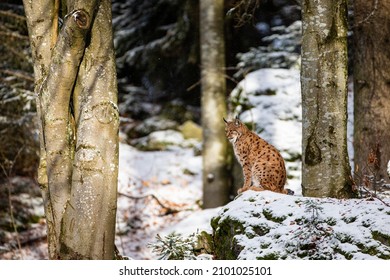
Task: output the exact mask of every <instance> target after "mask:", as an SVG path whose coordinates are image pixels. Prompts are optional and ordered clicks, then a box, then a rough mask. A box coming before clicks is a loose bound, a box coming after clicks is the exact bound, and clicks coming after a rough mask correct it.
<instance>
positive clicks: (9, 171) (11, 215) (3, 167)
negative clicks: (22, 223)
mask: <svg viewBox="0 0 390 280" xmlns="http://www.w3.org/2000/svg"><path fill="white" fill-rule="evenodd" d="M23 149H24V147H21V148H20V149H19V150H18V152H17V153H16V155H15V158H14V160H13V161H11V165H10V166H9V167H8V168H7V169H8V172H7V170H6V167H5V166H4V165H3V164H1V169H2V170H3V173H4V175H5V176H6V178H7V183H6V185H7V194H8V205H9V214H10V217H11V222H12V227H13V228H14V232H15V234H16V237H15V238H16V242H17V244H18V248H19V252H20V256H21V259H23V258H24V255H23V251H22V245H21V243H20V238H19V233H18V226H17V225H16V222H15V216H14V210H13V206H12V199H11V186H12V183H11V174H12V170H13V168H14V164H15V161H16V159H17V158H18V157H19V155H20V153H21V152H22V150H23Z"/></svg>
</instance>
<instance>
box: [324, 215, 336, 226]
mask: <svg viewBox="0 0 390 280" xmlns="http://www.w3.org/2000/svg"><path fill="white" fill-rule="evenodd" d="M325 223H327V224H328V225H330V226H335V225H336V224H337V220H336V219H335V218H333V217H329V218H327V219H326V220H325Z"/></svg>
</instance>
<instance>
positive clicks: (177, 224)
mask: <svg viewBox="0 0 390 280" xmlns="http://www.w3.org/2000/svg"><path fill="white" fill-rule="evenodd" d="M300 100H301V97H300V84H299V71H298V70H293V69H291V70H286V69H261V70H258V71H255V72H253V73H250V74H248V75H247V76H246V78H245V79H244V80H243V81H241V82H240V83H239V85H238V86H237V88H236V89H235V90H234V91H233V93H232V100H231V101H232V102H234V101H239V102H240V103H241V104H244V105H245V106H246V107H245V108H247V109H246V110H241V109H242V108H240V107H238V108H235V110H236V111H235V112H233V113H232V117H233V116H234V115H235V114H236V113H237V111H240V112H241V114H240V118H241V119H242V120H243V121H245V122H251V123H253V124H254V127H255V130H256V132H257V133H258V134H260V136H261V137H263V138H264V139H265V140H267V141H269V142H270V143H272V144H273V145H275V146H276V147H277V148H278V149H279V150H280V151H281V153H282V155H283V156H284V158H285V159H286V166H287V169H288V170H287V172H288V182H287V187H288V188H290V189H292V190H294V191H295V196H294V197H287V199H286V200H285V203H284V202H283V200H281V199H280V200H278V202H277V203H275V207H273V208H272V211H276V212H277V213H278V215H282V216H283V215H286V216H289V215H290V212H289V211H290V210H291V209H290V208H291V207H289V203H290V204H291V205H292V204H294V203H296V200H297V199H299V198H300V197H301V187H300V180H301V178H300V174H301V162H300V155H301V101H300ZM350 108H351V107H350ZM349 114H350V116H352V111H351V110H350V109H349ZM350 127H351V126H350ZM349 135H352V133H351V130H350V132H349ZM154 137H155V138H156V139H154V140H155V141H158V140H159V139H158V138H161V141H162V142H170V143H173V144H172V145H171V146H168V148H167V149H166V150H165V151H139V150H137V149H135V148H134V147H131V146H129V145H128V144H124V143H121V144H120V164H119V186H118V190H119V195H118V214H117V238H116V245H117V247H118V249H119V251H120V253H121V254H122V255H125V256H128V257H130V258H133V259H156V258H157V256H156V255H155V254H154V253H153V252H152V249H151V248H150V247H148V244H150V243H152V242H155V241H156V236H157V234H160V235H161V236H164V235H167V234H169V233H171V232H178V233H182V234H185V235H189V234H191V233H194V232H198V231H202V230H206V231H208V232H210V231H211V226H210V220H211V218H212V217H214V216H216V215H217V214H218V213H219V212H220V211H222V210H221V209H222V208H221V207H220V208H215V209H207V210H202V209H201V207H200V205H201V199H202V180H201V171H202V165H201V156H200V155H199V147H198V145H197V144H196V143H195V144H194V142H190V143H186V144H185V145H180V142H181V141H183V139H182V138H181V137H180V135H177V133H167V132H165V133H154ZM179 138H180V139H181V140H180V139H179ZM178 139H179V140H180V141H179V142H177V140H178ZM164 140H169V141H164ZM198 144H200V143H198ZM271 196H272V194H271V195H270V197H271ZM271 198H272V197H271ZM323 202H324V203H325V204H324V205H325V206H324V209H325V211H326V218H327V219H330V218H332V219H336V220H335V223H336V224H337V225H343V230H345V231H346V232H349V234H353V231H354V229H355V228H354V227H350V226H349V224H348V223H346V222H345V221H341V222H338V220H339V219H341V220H342V219H344V218H345V216H346V215H347V214H348V215H355V216H359V215H361V216H362V215H366V214H365V213H368V214H369V215H371V216H372V215H375V211H374V210H375V209H374V210H372V209H373V207H374V206H372V203H366V202H365V201H364V200H362V201H361V202H347V201H340V203H336V202H335V201H332V203H329V200H326V199H325V200H324V201H323ZM237 203H239V202H237V201H234V204H233V205H234V209H236V210H234V211H237V212H238V211H239V209H240V205H237ZM282 204H283V205H285V207H279V206H281V205H282ZM379 204H380V203H379ZM277 205H279V206H277ZM283 205H282V206H283ZM328 205H329V206H328ZM375 207H377V208H378V207H379V206H378V205H377V204H375ZM375 207H374V208H375ZM383 207H384V208H386V207H387V206H383ZM386 209H387V208H386ZM356 211H358V212H356ZM221 213H222V212H221ZM342 213H346V214H345V215H344V214H342ZM387 217H390V216H389V215H387ZM360 218H361V217H360V216H359V217H357V219H360ZM388 222H389V223H390V221H389V218H387V220H386V219H384V220H383V223H381V224H380V225H378V226H382V227H386V226H388V225H389V223H388ZM242 242H244V240H243V241H242ZM251 242H253V240H252V241H251ZM279 245H280V244H279ZM279 245H277V244H275V248H274V250H275V251H277V250H279V249H280V246H279ZM278 246H279V247H278ZM352 249H353V248H352ZM352 249H351V250H352ZM245 254H246V253H245V252H243V255H245ZM24 258H26V259H31V258H33V259H34V258H45V244H44V243H43V244H42V243H41V244H40V246H39V252H38V253H37V252H36V251H35V252H34V250H32V249H31V248H27V249H26V250H25V252H24ZM361 258H364V256H361Z"/></svg>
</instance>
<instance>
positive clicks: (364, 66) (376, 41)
mask: <svg viewBox="0 0 390 280" xmlns="http://www.w3.org/2000/svg"><path fill="white" fill-rule="evenodd" d="M354 15H355V23H354V26H355V28H354V43H355V57H354V91H355V95H354V102H355V104H354V112H355V113H354V116H355V117H354V150H355V157H354V159H355V172H356V173H357V174H358V175H363V176H370V177H371V176H372V177H373V180H374V183H375V184H376V185H382V184H385V183H389V182H390V181H389V177H388V175H387V174H386V165H387V162H388V161H389V159H390V145H389V139H390V45H389V38H390V17H389V15H390V1H382V0H372V1H363V0H355V1H354Z"/></svg>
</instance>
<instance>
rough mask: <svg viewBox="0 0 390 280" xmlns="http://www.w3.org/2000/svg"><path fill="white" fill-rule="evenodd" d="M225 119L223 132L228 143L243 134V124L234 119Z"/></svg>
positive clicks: (234, 141)
mask: <svg viewBox="0 0 390 280" xmlns="http://www.w3.org/2000/svg"><path fill="white" fill-rule="evenodd" d="M224 121H225V124H226V125H225V134H226V138H227V139H228V140H229V142H230V143H232V144H234V143H236V141H237V139H238V138H240V136H241V135H242V134H243V127H242V126H243V124H242V123H241V122H240V121H239V120H238V119H235V120H234V121H230V122H229V121H226V120H225V119H224Z"/></svg>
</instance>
